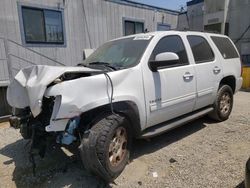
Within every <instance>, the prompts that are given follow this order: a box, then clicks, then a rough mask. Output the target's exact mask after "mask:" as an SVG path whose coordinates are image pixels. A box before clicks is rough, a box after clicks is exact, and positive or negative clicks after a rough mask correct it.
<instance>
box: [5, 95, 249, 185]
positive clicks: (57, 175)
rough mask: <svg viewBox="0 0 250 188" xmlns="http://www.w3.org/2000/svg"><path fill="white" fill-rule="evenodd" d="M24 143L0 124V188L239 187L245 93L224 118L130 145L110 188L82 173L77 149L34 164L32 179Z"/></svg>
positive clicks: (245, 149)
mask: <svg viewBox="0 0 250 188" xmlns="http://www.w3.org/2000/svg"><path fill="white" fill-rule="evenodd" d="M28 145H29V142H28V141H27V140H23V139H22V137H21V136H20V133H19V130H15V129H13V128H10V127H9V124H8V123H1V124H0V188H8V187H11V188H12V187H13V188H14V187H84V188H85V187H90V188H92V187H114V188H120V187H124V188H125V187H131V188H134V187H152V188H157V187H159V188H162V187H171V188H172V187H180V188H184V187H192V188H195V187H202V188H204V187H223V188H224V187H238V188H239V187H241V186H242V185H243V181H244V166H245V162H246V160H247V159H248V157H249V156H250V93H248V92H238V93H237V94H236V95H235V102H234V109H233V112H232V114H231V116H230V118H229V119H228V120H227V121H225V122H221V123H216V122H213V121H211V120H209V119H208V118H206V117H204V118H202V119H199V120H196V121H194V122H191V123H188V124H186V125H184V126H182V127H180V128H177V129H175V130H172V131H170V132H168V133H166V134H163V135H161V136H157V137H155V138H153V139H150V140H135V141H134V145H133V151H132V152H131V154H132V156H131V162H130V164H128V165H127V167H126V169H125V170H124V172H123V173H122V174H121V175H120V176H119V177H118V178H117V179H116V180H115V182H114V183H113V184H110V185H105V184H104V183H103V182H102V181H101V180H99V179H98V178H97V177H95V176H93V175H91V174H89V173H88V172H86V171H85V170H84V168H83V166H82V164H81V161H80V158H79V155H78V152H77V149H75V148H64V147H52V148H50V149H49V151H48V152H47V154H46V156H45V158H44V159H39V158H37V170H36V176H33V173H32V168H31V164H30V162H29V160H28V152H29V149H28Z"/></svg>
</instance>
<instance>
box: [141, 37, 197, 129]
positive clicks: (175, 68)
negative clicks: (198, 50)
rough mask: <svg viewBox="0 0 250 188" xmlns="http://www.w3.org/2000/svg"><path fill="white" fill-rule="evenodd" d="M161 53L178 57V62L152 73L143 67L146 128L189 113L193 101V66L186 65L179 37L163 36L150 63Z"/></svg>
mask: <svg viewBox="0 0 250 188" xmlns="http://www.w3.org/2000/svg"><path fill="white" fill-rule="evenodd" d="M164 52H173V53H176V54H177V55H178V56H179V62H178V63H176V64H173V62H170V65H169V66H164V69H161V70H158V71H157V72H152V71H151V70H150V69H149V67H148V66H143V69H144V70H143V77H144V90H145V98H146V111H147V127H150V126H153V125H156V124H159V123H162V122H164V121H167V120H171V119H173V118H176V117H178V116H181V115H183V114H186V113H188V112H192V111H193V109H194V105H195V100H196V77H195V70H194V65H193V64H189V60H188V57H187V53H186V49H185V46H184V43H183V40H182V38H181V37H180V36H179V35H170V36H165V37H163V38H161V39H160V40H159V42H158V43H157V45H156V46H155V48H154V50H153V52H152V54H151V57H150V60H149V61H154V60H155V57H156V55H158V54H160V53H164Z"/></svg>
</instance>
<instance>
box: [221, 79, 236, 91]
mask: <svg viewBox="0 0 250 188" xmlns="http://www.w3.org/2000/svg"><path fill="white" fill-rule="evenodd" d="M222 85H229V86H230V87H231V88H232V90H233V93H235V89H236V79H235V77H234V76H233V75H229V76H226V77H224V78H223V79H222V80H221V81H220V85H219V86H220V87H221V86H222Z"/></svg>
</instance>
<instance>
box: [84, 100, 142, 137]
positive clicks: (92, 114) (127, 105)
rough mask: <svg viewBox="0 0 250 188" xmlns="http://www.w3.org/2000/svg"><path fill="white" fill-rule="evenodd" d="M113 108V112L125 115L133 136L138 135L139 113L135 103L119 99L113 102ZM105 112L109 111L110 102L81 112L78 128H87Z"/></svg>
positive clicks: (139, 127)
mask: <svg viewBox="0 0 250 188" xmlns="http://www.w3.org/2000/svg"><path fill="white" fill-rule="evenodd" d="M113 110H114V112H115V113H118V114H121V115H123V116H124V117H126V118H127V119H128V120H129V122H130V124H131V129H132V131H131V132H132V133H133V137H138V136H139V135H140V132H141V124H140V114H139V109H138V107H137V105H136V104H135V103H134V102H133V101H119V102H114V103H113ZM107 113H112V112H111V104H110V103H109V104H105V105H102V106H99V107H96V108H93V109H91V110H88V111H86V112H83V113H82V114H81V115H80V116H81V123H80V129H81V130H88V129H90V128H91V127H92V126H93V124H95V123H96V122H97V121H99V120H100V119H101V118H103V117H104V116H105V115H106V114H107Z"/></svg>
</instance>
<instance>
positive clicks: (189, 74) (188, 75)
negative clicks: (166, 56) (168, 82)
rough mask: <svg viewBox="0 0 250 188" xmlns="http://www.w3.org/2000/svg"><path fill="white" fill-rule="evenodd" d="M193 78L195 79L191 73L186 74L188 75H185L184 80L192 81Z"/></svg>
mask: <svg viewBox="0 0 250 188" xmlns="http://www.w3.org/2000/svg"><path fill="white" fill-rule="evenodd" d="M193 77H194V75H193V74H191V73H190V72H186V73H185V74H184V75H183V78H184V79H185V80H189V79H191V78H193Z"/></svg>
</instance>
